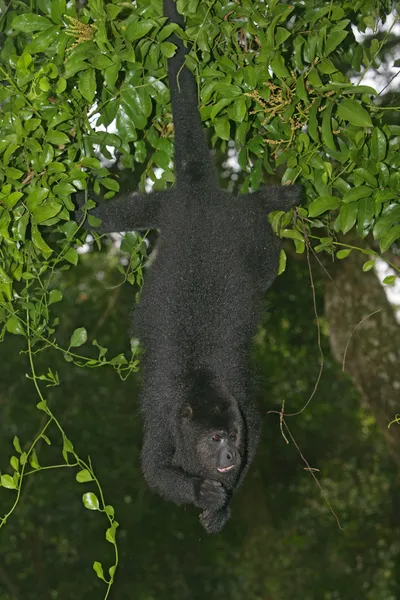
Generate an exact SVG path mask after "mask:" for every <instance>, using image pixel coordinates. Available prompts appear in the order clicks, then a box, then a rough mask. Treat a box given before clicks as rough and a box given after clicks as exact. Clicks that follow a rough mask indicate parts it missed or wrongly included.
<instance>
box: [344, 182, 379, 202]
mask: <svg viewBox="0 0 400 600" xmlns="http://www.w3.org/2000/svg"><path fill="white" fill-rule="evenodd" d="M373 192H374V190H373V188H371V187H369V186H368V185H360V186H358V187H353V188H351V189H350V190H349V191H348V192H346V194H345V195H344V196H343V202H344V203H345V204H348V203H350V202H354V201H355V200H359V199H360V198H366V197H367V196H371V195H372V194H373Z"/></svg>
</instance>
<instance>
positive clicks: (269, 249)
mask: <svg viewBox="0 0 400 600" xmlns="http://www.w3.org/2000/svg"><path fill="white" fill-rule="evenodd" d="M164 10H165V15H166V16H167V17H169V19H170V20H171V21H172V22H175V23H178V24H179V25H180V26H183V18H182V17H181V16H180V15H179V14H178V13H177V11H176V6H175V2H174V1H173V0H165V1H164ZM171 40H172V41H173V42H174V43H175V44H176V45H177V47H178V50H177V53H176V54H175V56H174V57H173V58H172V59H170V60H169V61H168V74H169V85H170V90H171V101H172V109H173V120H174V129H175V171H176V186H175V188H174V189H172V190H169V191H167V192H162V193H153V194H149V195H141V194H134V195H133V196H130V197H129V196H125V197H120V198H117V199H114V200H112V201H111V202H107V203H105V204H104V205H100V207H98V208H96V209H95V210H94V211H93V213H94V214H95V215H96V216H98V217H100V218H101V219H102V229H101V231H103V232H112V231H127V230H132V229H138V230H140V229H141V230H143V229H150V228H157V229H160V238H159V242H158V255H157V258H156V260H155V263H154V265H153V266H152V267H151V269H150V270H149V273H148V275H147V277H146V283H145V286H144V289H143V292H142V297H141V300H140V303H139V306H138V308H137V310H136V313H135V319H134V323H135V328H136V332H137V334H138V336H139V337H140V340H141V342H142V344H143V346H144V348H145V358H144V364H143V368H144V376H145V377H144V388H143V392H142V411H143V417H144V429H145V431H144V445H143V451H142V466H143V471H144V475H145V477H146V479H147V481H148V483H149V485H150V486H151V487H153V488H155V489H156V490H157V491H158V492H159V493H160V494H161V495H162V496H164V497H165V498H167V499H169V500H172V501H174V502H176V503H177V504H183V503H192V504H194V505H195V506H197V507H199V508H201V509H202V511H203V512H202V513H201V515H200V521H201V523H202V525H203V526H204V527H205V529H206V530H207V531H209V532H217V531H219V530H220V529H221V528H222V527H223V526H224V524H225V522H226V521H227V519H228V518H229V513H230V511H229V507H228V504H229V499H230V496H231V494H232V492H233V491H234V489H236V488H237V486H238V485H239V484H240V482H241V481H242V480H243V477H244V475H245V473H246V471H247V469H248V467H249V464H250V462H251V461H252V459H253V457H254V454H255V451H256V446H257V442H258V438H259V417H258V414H257V411H256V408H255V405H254V401H253V399H252V393H251V376H250V371H249V354H250V350H251V343H252V339H253V336H254V334H255V332H256V329H257V323H258V319H259V316H260V313H261V311H262V309H263V297H264V294H265V291H266V290H267V288H268V287H269V286H270V285H271V283H272V282H273V280H274V279H275V277H276V273H277V267H278V258H279V243H278V240H277V239H276V238H275V236H274V235H273V233H272V230H271V227H270V225H269V223H268V218H267V217H268V213H270V212H272V211H274V210H278V209H280V210H288V209H289V208H291V207H292V206H294V205H295V204H296V203H298V202H299V198H300V191H299V187H297V186H289V187H287V186H285V187H281V186H273V187H268V188H265V189H262V190H260V191H258V192H255V193H253V194H248V195H239V196H233V195H231V194H228V193H226V192H224V191H222V190H220V189H218V186H217V176H216V172H215V168H214V166H213V164H212V162H211V158H210V152H209V150H208V147H207V143H206V140H205V137H204V133H203V130H202V125H201V120H200V115H199V112H198V109H197V87H196V84H195V80H194V77H193V75H192V73H191V72H190V71H189V70H188V69H187V68H186V67H185V66H184V61H185V54H186V53H187V51H186V50H185V49H184V46H183V43H182V41H181V39H180V38H179V37H177V36H176V35H173V36H172V37H171ZM235 433H236V435H235ZM213 436H214V437H216V436H217V437H216V439H214V440H213ZM221 457H222V458H221ZM227 457H228V458H227ZM227 461H228V463H229V461H231V463H232V464H230V465H229V466H232V468H231V469H229V470H227V471H225V472H221V471H219V470H218V468H224V467H221V464H223V465H226V464H227Z"/></svg>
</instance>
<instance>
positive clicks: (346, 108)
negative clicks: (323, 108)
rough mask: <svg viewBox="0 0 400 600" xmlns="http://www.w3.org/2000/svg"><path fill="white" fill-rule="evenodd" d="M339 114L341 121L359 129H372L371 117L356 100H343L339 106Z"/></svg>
mask: <svg viewBox="0 0 400 600" xmlns="http://www.w3.org/2000/svg"><path fill="white" fill-rule="evenodd" d="M337 114H338V116H339V118H340V119H342V120H345V121H348V122H349V123H351V124H352V125H356V126H357V127H372V121H371V117H370V116H369V114H368V113H367V111H366V110H365V108H363V107H362V106H361V104H359V102H357V101H356V100H350V99H347V98H345V99H344V100H341V101H340V102H339V104H338V109H337Z"/></svg>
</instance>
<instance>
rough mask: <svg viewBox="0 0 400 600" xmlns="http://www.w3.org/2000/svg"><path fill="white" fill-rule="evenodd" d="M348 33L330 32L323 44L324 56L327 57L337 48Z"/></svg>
mask: <svg viewBox="0 0 400 600" xmlns="http://www.w3.org/2000/svg"><path fill="white" fill-rule="evenodd" d="M347 34H348V31H332V33H330V34H329V35H328V37H327V38H326V42H325V56H328V55H329V54H330V53H331V52H333V51H334V50H335V48H337V46H339V44H341V43H342V42H343V40H344V39H345V37H347Z"/></svg>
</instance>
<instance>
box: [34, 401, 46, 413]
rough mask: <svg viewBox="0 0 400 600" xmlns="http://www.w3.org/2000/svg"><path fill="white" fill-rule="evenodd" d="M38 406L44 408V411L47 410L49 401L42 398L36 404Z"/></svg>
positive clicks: (40, 408)
mask: <svg viewBox="0 0 400 600" xmlns="http://www.w3.org/2000/svg"><path fill="white" fill-rule="evenodd" d="M36 408H37V409H39V410H42V411H43V412H47V402H46V400H41V401H40V402H38V403H37V404H36Z"/></svg>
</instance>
